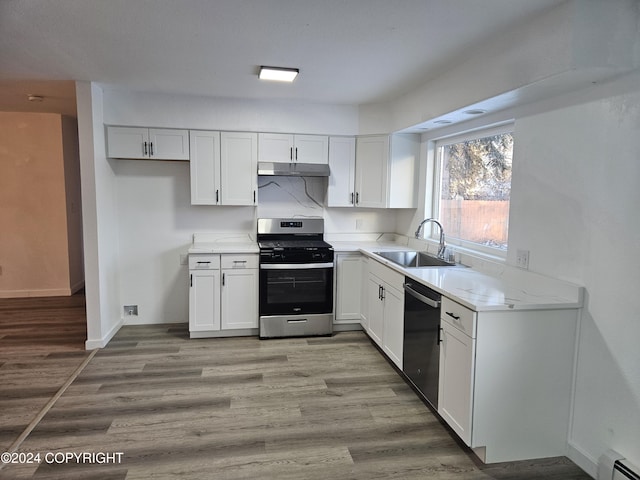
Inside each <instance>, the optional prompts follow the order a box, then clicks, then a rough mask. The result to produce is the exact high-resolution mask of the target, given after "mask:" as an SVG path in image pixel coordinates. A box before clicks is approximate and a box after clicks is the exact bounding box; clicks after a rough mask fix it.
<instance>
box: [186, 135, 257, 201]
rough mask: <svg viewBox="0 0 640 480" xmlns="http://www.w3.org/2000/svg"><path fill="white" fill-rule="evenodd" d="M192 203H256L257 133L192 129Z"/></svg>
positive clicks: (190, 140)
mask: <svg viewBox="0 0 640 480" xmlns="http://www.w3.org/2000/svg"><path fill="white" fill-rule="evenodd" d="M189 143H190V150H191V172H190V173H191V204H192V205H255V204H256V202H257V191H258V177H257V168H258V136H257V134H256V133H244V132H212V131H203V130H191V131H190V132H189Z"/></svg>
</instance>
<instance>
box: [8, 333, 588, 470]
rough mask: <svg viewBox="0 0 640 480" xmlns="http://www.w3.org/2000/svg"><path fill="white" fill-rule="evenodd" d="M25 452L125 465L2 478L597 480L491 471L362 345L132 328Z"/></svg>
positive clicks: (354, 337) (348, 337)
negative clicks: (90, 455)
mask: <svg viewBox="0 0 640 480" xmlns="http://www.w3.org/2000/svg"><path fill="white" fill-rule="evenodd" d="M0 370H1V369H0ZM19 451H20V452H40V453H41V454H43V455H44V454H45V453H46V452H52V451H55V452H74V453H81V452H108V453H114V452H122V461H121V463H113V462H112V463H110V464H103V465H98V464H82V463H76V462H70V463H62V464H48V463H46V462H41V464H39V465H38V464H32V465H5V467H4V469H3V470H0V477H1V478H34V479H40V478H47V479H58V478H59V479H70V480H74V479H89V480H91V479H101V480H102V479H107V480H109V479H125V478H126V479H151V478H152V479H165V478H166V479H169V478H171V479H174V478H181V479H182V478H185V479H223V480H226V479H229V480H232V479H258V478H259V479H274V480H281V479H282V480H288V479H296V480H298V479H300V480H302V479H304V480H312V479H323V480H325V479H341V480H342V479H347V480H348V479H353V480H355V479H367V480H369V479H407V480H408V479H436V480H445V479H469V480H475V479H505V480H506V479H512V480H513V479H555V480H560V479H564V480H569V479H574V480H578V479H589V478H590V477H589V476H587V475H586V474H585V473H584V472H582V471H581V470H580V469H579V468H578V467H576V466H575V465H574V464H572V463H571V462H570V461H569V460H567V459H565V458H554V459H545V460H538V461H527V462H515V463H508V464H498V465H491V466H484V465H482V464H481V463H480V462H478V461H477V460H476V459H475V457H474V456H473V455H472V454H471V453H470V451H469V450H468V449H466V448H463V447H462V446H460V444H459V443H458V442H457V440H456V438H455V436H454V435H453V434H452V433H450V431H449V430H448V429H447V428H445V427H444V426H443V425H442V424H441V423H440V421H439V420H438V419H437V418H436V417H435V416H434V415H433V414H432V413H431V412H430V410H429V409H428V408H427V407H425V406H424V404H422V403H421V402H420V401H419V400H418V398H417V397H416V396H415V394H414V393H413V392H412V391H411V389H410V388H409V387H408V386H407V385H406V384H405V383H404V381H403V380H402V379H401V378H400V377H399V376H398V375H397V373H396V372H395V370H394V369H393V368H392V367H391V366H390V365H389V364H388V363H387V362H386V360H385V359H384V358H383V357H382V356H381V355H380V353H379V352H378V350H377V349H376V348H375V347H374V346H373V345H372V344H371V342H370V341H369V339H368V338H367V337H366V335H365V334H364V333H362V332H344V333H339V334H336V335H334V336H333V337H321V338H306V339H279V340H267V341H260V340H258V339H257V338H253V337H249V338H224V339H201V340H192V339H189V338H188V332H187V327H186V325H171V326H167V325H159V326H126V327H123V328H122V329H121V330H120V331H119V332H118V334H117V335H116V337H115V338H114V339H113V340H112V341H111V342H110V344H109V345H108V347H107V348H105V349H103V350H101V351H99V352H98V353H97V354H96V355H95V357H93V359H91V361H90V362H89V364H88V365H87V366H86V368H85V369H84V370H83V371H82V373H81V374H80V375H79V376H78V377H77V379H76V380H75V381H74V382H73V383H72V384H71V386H70V387H69V388H68V389H67V390H66V391H65V393H64V395H63V396H62V397H61V398H60V399H59V400H58V401H57V402H56V404H55V405H54V407H53V408H52V409H51V410H50V411H49V412H48V414H47V415H46V416H45V417H44V418H43V420H42V421H41V422H40V423H39V425H38V426H37V427H36V428H35V429H34V430H33V432H32V433H31V435H29V436H28V437H27V438H26V440H25V441H24V442H23V444H22V445H21V446H20V448H19ZM7 475H8V476H7Z"/></svg>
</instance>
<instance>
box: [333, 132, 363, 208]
mask: <svg viewBox="0 0 640 480" xmlns="http://www.w3.org/2000/svg"><path fill="white" fill-rule="evenodd" d="M329 170H330V172H331V174H330V175H329V183H328V185H327V206H328V207H352V206H353V205H354V204H355V176H356V139H355V137H329Z"/></svg>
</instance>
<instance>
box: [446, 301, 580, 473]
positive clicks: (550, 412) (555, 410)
mask: <svg viewBox="0 0 640 480" xmlns="http://www.w3.org/2000/svg"><path fill="white" fill-rule="evenodd" d="M577 318H578V313H577V310H575V309H558V310H498V311H480V312H475V311H473V310H470V309H468V308H467V307H465V306H463V305H460V304H459V303H457V302H454V301H453V300H451V299H449V298H447V297H443V298H442V315H441V328H442V331H441V338H442V343H441V348H440V379H439V393H438V413H439V414H440V415H441V416H442V418H443V419H444V420H445V421H446V422H447V423H448V424H449V426H450V427H451V428H452V429H453V431H454V432H456V433H457V434H458V435H459V436H460V438H461V439H462V440H463V441H464V442H465V443H466V444H467V445H468V446H470V447H471V448H472V449H473V450H474V452H475V453H476V455H478V457H479V458H480V459H481V460H482V461H483V462H485V463H494V462H505V461H514V460H524V459H532V458H545V457H554V456H561V455H565V454H566V448H567V432H568V428H569V419H570V415H569V414H570V408H571V405H570V401H571V385H572V378H573V358H574V342H575V335H576V324H577Z"/></svg>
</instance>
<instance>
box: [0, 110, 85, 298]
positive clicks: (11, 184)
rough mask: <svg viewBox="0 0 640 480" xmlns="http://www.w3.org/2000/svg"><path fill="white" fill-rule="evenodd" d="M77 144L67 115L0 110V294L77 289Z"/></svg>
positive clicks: (79, 280)
mask: <svg viewBox="0 0 640 480" xmlns="http://www.w3.org/2000/svg"><path fill="white" fill-rule="evenodd" d="M77 150H78V147H77V126H76V124H75V120H74V119H71V118H67V117H62V116H61V115H57V114H41V113H9V112H0V268H1V269H2V270H1V272H0V297H25V296H49V295H69V294H71V293H73V291H75V290H77V289H78V288H80V287H82V282H83V280H82V244H81V217H80V205H79V202H80V200H79V181H78V178H79V162H78V153H77ZM67 186H68V187H69V188H67Z"/></svg>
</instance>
